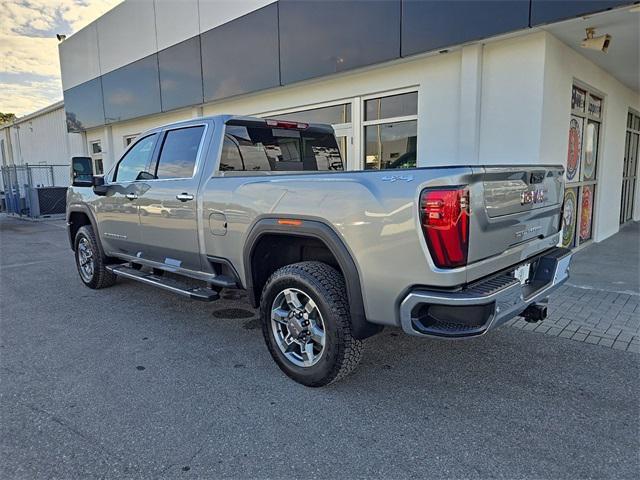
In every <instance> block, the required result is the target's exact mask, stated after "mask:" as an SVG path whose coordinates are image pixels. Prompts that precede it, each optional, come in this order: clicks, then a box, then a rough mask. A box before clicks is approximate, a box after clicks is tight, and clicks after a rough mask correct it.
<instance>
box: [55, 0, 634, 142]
mask: <svg viewBox="0 0 640 480" xmlns="http://www.w3.org/2000/svg"><path fill="white" fill-rule="evenodd" d="M632 3H634V1H633V0H622V1H621V0H610V1H604V0H593V1H587V0H584V1H565V0H557V1H555V0H462V1H458V0H455V1H454V0H327V1H320V0H280V1H279V2H277V3H273V4H271V5H267V6H266V7H263V8H261V9H259V10H256V11H253V12H251V13H249V14H247V15H244V16H242V17H240V18H237V19H235V20H232V21H230V22H228V23H226V24H224V25H220V26H218V27H216V28H213V29H211V30H209V31H207V32H204V33H202V34H201V35H198V36H196V37H194V38H191V39H189V40H185V41H184V42H181V43H179V44H177V45H174V46H171V47H169V48H167V49H165V50H162V51H161V52H159V53H158V54H154V55H151V56H149V57H146V58H143V59H141V60H138V61H136V62H133V63H132V64H130V65H127V66H125V67H122V68H119V69H118V70H115V71H113V72H109V73H107V74H105V75H103V76H102V77H100V78H96V79H93V80H90V81H88V82H86V83H83V84H82V85H79V86H77V87H73V88H70V89H68V90H66V91H65V92H64V100H65V108H66V110H67V120H68V125H69V130H70V131H78V130H85V129H87V128H92V127H96V126H99V125H104V124H105V123H113V122H117V121H120V120H125V119H130V118H135V117H140V116H143V115H149V114H153V113H158V112H160V111H168V110H173V109H176V108H180V107H187V106H191V105H199V104H201V103H202V102H203V101H205V102H210V101H214V100H219V99H223V98H228V97H232V96H235V95H241V94H244V93H250V92H256V91H259V90H264V89H267V88H272V87H276V86H278V85H288V84H291V83H294V82H298V81H301V80H306V79H309V78H314V77H320V76H324V75H331V74H333V73H336V72H342V71H348V70H352V69H355V68H359V67H363V66H366V65H373V64H376V63H381V62H385V61H388V60H393V59H396V58H399V57H400V56H402V57H406V56H411V55H415V54H419V53H424V52H432V51H437V50H440V49H443V48H448V47H451V46H455V45H459V44H462V43H465V42H471V41H474V40H480V39H483V38H487V37H491V36H494V35H500V34H503V33H508V32H513V31H517V30H523V29H526V28H529V27H531V26H536V25H539V24H543V23H551V22H555V21H561V20H565V19H567V18H572V17H578V16H580V15H584V14H589V13H594V12H597V11H602V10H606V9H608V8H613V7H618V6H621V5H625V4H632ZM401 45H402V47H401ZM103 93H104V96H103ZM103 98H104V99H103ZM103 105H104V108H103Z"/></svg>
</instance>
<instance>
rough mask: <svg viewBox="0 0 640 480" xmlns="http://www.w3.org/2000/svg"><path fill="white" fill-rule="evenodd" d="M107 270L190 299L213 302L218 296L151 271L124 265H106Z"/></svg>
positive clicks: (213, 291) (202, 288)
mask: <svg viewBox="0 0 640 480" xmlns="http://www.w3.org/2000/svg"><path fill="white" fill-rule="evenodd" d="M107 270H109V271H110V272H112V273H113V274H114V275H117V276H118V277H123V278H129V279H131V280H135V281H137V282H141V283H146V284H147V285H152V286H154V287H158V288H162V289H163V290H167V291H169V292H173V293H177V294H178V295H182V296H184V297H189V298H191V299H192V300H200V301H201V302H213V301H215V300H218V299H219V298H220V295H219V294H218V292H216V291H215V290H211V289H210V288H205V287H192V286H189V285H186V284H184V283H182V282H180V281H178V280H175V279H173V278H165V277H164V276H160V275H154V274H153V273H146V272H143V271H140V270H136V269H135V268H131V267H129V266H126V265H109V266H107Z"/></svg>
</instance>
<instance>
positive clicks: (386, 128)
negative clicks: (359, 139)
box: [363, 92, 418, 170]
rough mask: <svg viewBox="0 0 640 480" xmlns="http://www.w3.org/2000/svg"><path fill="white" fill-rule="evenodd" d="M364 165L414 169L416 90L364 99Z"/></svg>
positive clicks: (415, 157)
mask: <svg viewBox="0 0 640 480" xmlns="http://www.w3.org/2000/svg"><path fill="white" fill-rule="evenodd" d="M363 125H364V168H365V170H371V169H378V170H379V169H387V168H391V169H394V168H395V169H397V168H414V167H416V164H417V144H418V92H408V93H400V94H396V95H387V96H384V97H378V98H370V99H365V101H364V122H363Z"/></svg>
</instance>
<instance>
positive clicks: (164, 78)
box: [158, 36, 202, 112]
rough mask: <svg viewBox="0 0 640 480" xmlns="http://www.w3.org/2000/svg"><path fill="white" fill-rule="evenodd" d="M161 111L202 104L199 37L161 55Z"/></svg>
mask: <svg viewBox="0 0 640 480" xmlns="http://www.w3.org/2000/svg"><path fill="white" fill-rule="evenodd" d="M158 66H159V67H160V93H161V96H162V111H164V112H166V111H167V110H173V109H174V108H179V107H184V106H187V105H195V104H199V103H202V67H201V63H200V37H199V36H198V37H194V38H191V39H189V40H185V41H184V42H182V43H179V44H177V45H174V46H172V47H169V48H167V49H166V50H162V51H161V52H158Z"/></svg>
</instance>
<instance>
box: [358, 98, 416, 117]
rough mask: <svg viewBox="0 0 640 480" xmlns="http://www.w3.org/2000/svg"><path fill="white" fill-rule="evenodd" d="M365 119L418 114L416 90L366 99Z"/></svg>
mask: <svg viewBox="0 0 640 480" xmlns="http://www.w3.org/2000/svg"><path fill="white" fill-rule="evenodd" d="M364 105H365V112H366V113H365V120H380V119H382V118H392V117H404V116H407V115H417V114H418V92H411V93H403V94H401V95H391V96H389V97H382V98H374V99H372V100H366V101H365V102H364Z"/></svg>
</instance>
